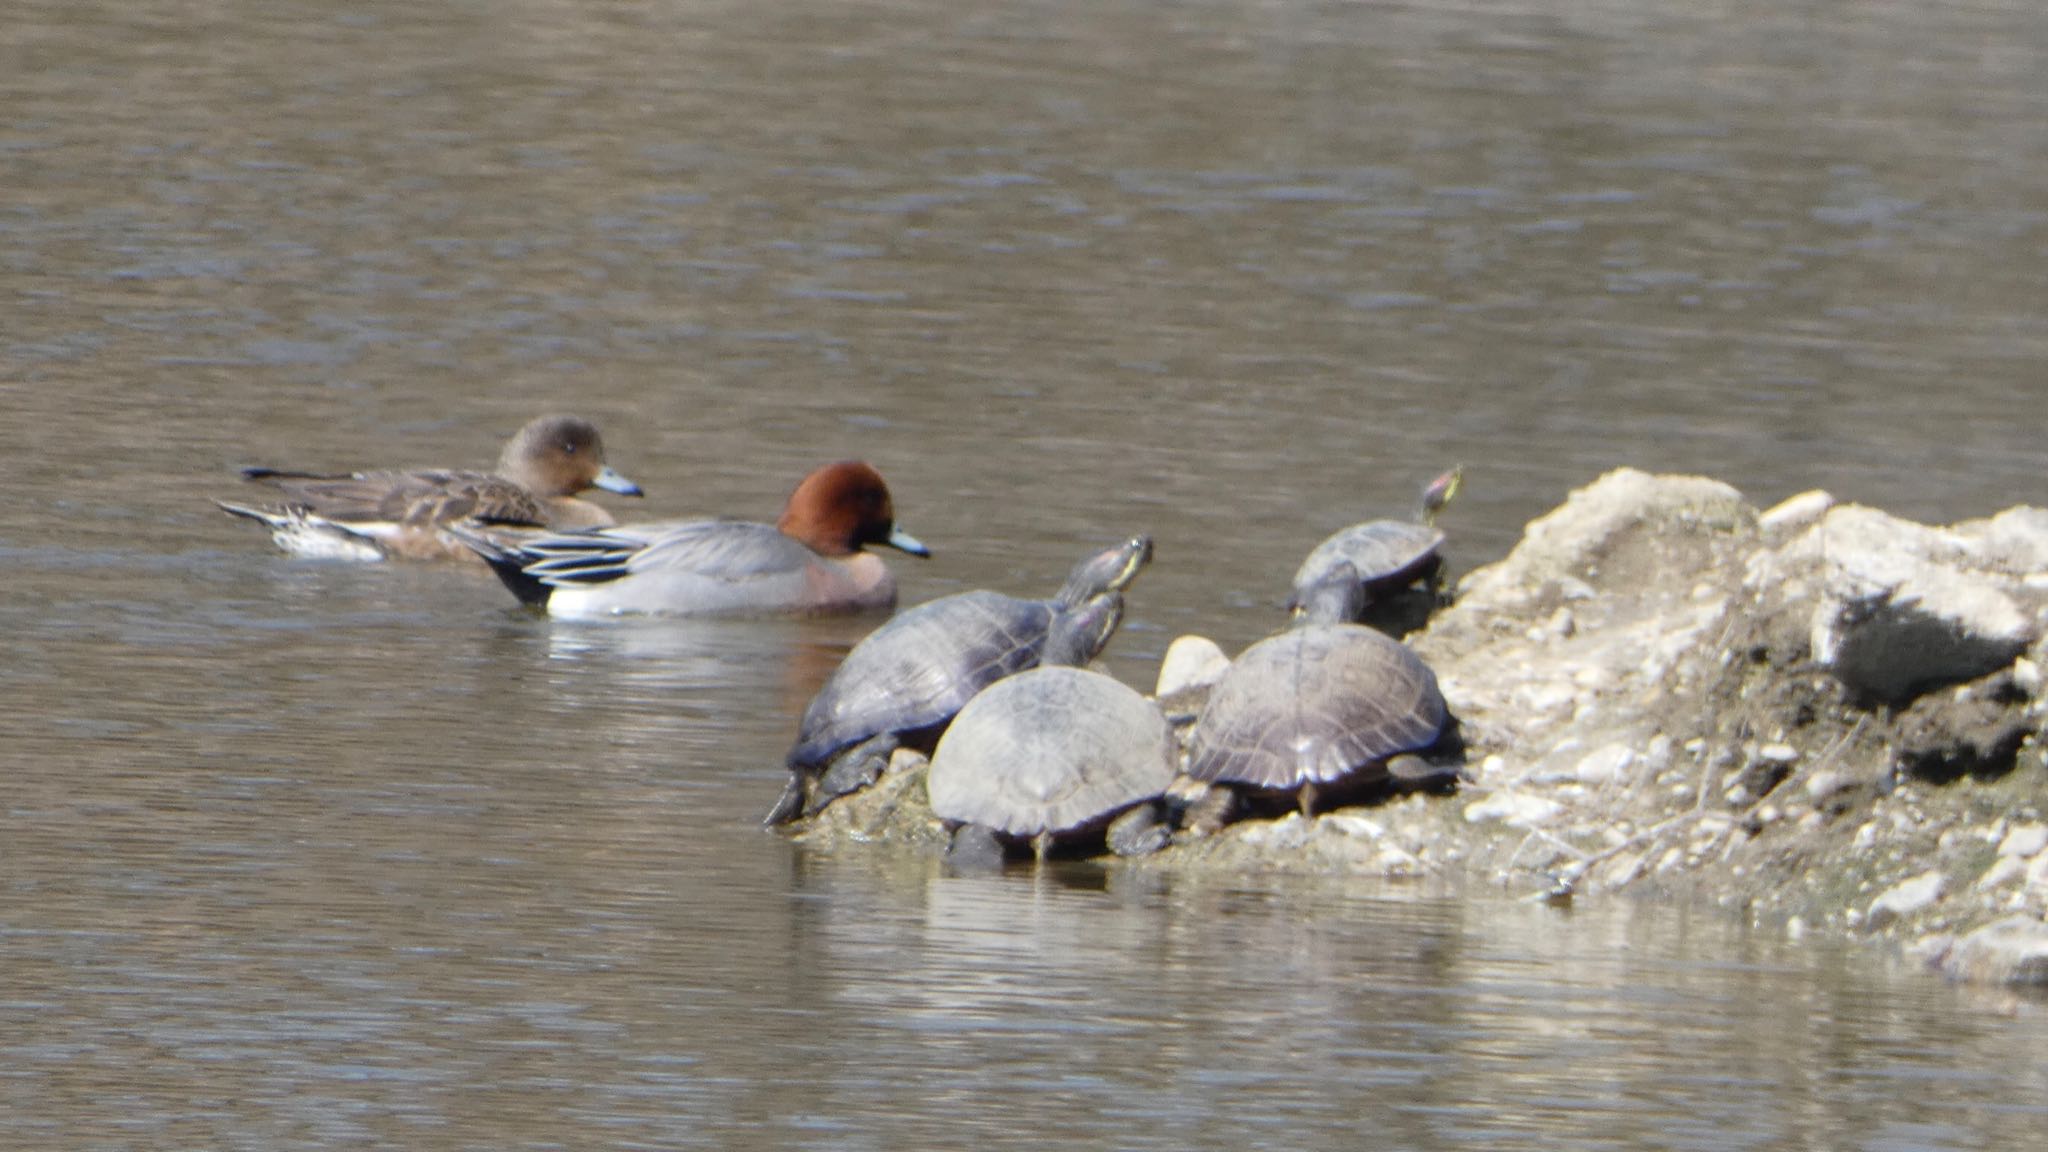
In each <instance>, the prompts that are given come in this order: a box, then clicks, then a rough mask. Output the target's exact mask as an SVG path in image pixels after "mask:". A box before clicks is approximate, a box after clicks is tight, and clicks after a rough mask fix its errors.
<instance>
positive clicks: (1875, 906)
mask: <svg viewBox="0 0 2048 1152" xmlns="http://www.w3.org/2000/svg"><path fill="white" fill-rule="evenodd" d="M1947 891H1948V877H1947V876H1945V875H1943V874H1942V873H1940V872H1922V873H1921V874H1920V875H1918V876H1915V877H1913V878H1912V879H1911V880H1903V881H1900V882H1899V883H1897V884H1894V885H1892V886H1891V887H1890V888H1887V889H1885V890H1884V892H1882V893H1881V894H1879V896H1878V898H1877V899H1875V900H1872V901H1871V902H1870V909H1869V910H1868V911H1866V912H1865V913H1864V914H1863V921H1864V923H1865V924H1868V925H1869V926H1870V929H1871V931H1873V932H1876V931H1882V930H1883V929H1884V928H1886V927H1888V926H1890V925H1891V924H1893V923H1896V922H1897V921H1898V919H1899V918H1900V917H1902V916H1911V915H1912V914H1914V913H1915V912H1920V911H1923V910H1925V909H1927V908H1931V907H1933V906H1934V902H1935V901H1937V900H1940V899H1941V898H1942V896H1943V894H1945V893H1946V892H1947Z"/></svg>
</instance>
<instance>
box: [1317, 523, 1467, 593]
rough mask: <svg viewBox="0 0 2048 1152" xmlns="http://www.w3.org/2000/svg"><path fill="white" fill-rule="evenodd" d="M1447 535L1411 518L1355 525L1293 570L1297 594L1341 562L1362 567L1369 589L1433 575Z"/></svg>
mask: <svg viewBox="0 0 2048 1152" xmlns="http://www.w3.org/2000/svg"><path fill="white" fill-rule="evenodd" d="M1443 543H1444V534H1443V533H1442V532H1441V531H1439V530H1438V529H1436V528H1432V527H1430V526H1429V525H1427V524H1418V523H1415V522H1413V521H1409V520H1372V521H1368V522H1366V523H1364V524H1354V525H1352V526H1351V527H1349V528H1346V529H1344V530H1343V531H1342V532H1339V533H1337V534H1336V535H1334V536H1331V537H1330V538H1329V539H1328V540H1325V541H1323V542H1322V543H1321V544H1318V545H1316V546H1315V550H1314V551H1312V552H1310V553H1309V554H1308V558H1307V559H1305V560H1303V561H1302V562H1301V567H1300V569H1298V570H1297V571H1296V572H1295V573H1294V588H1295V593H1296V595H1300V593H1301V591H1302V590H1303V589H1306V588H1309V587H1311V586H1313V585H1315V584H1317V583H1319V582H1320V581H1321V580H1322V579H1323V578H1324V577H1326V576H1327V575H1328V574H1329V571H1330V569H1331V568H1334V567H1335V566H1336V565H1338V564H1349V565H1351V566H1352V567H1353V568H1356V569H1358V578H1359V579H1360V580H1361V581H1363V582H1364V584H1365V586H1366V589H1367V591H1368V594H1369V595H1371V596H1382V595H1385V594H1386V593H1388V592H1392V591H1395V590H1397V589H1400V588H1405V587H1407V586H1408V585H1410V584H1413V583H1414V582H1415V581H1417V580H1420V579H1422V578H1423V577H1425V576H1427V575H1429V573H1430V571H1431V570H1432V569H1433V568H1435V567H1436V566H1437V565H1438V564H1439V563H1441V558H1440V557H1439V556H1438V554H1437V550H1438V549H1439V548H1441V547H1443Z"/></svg>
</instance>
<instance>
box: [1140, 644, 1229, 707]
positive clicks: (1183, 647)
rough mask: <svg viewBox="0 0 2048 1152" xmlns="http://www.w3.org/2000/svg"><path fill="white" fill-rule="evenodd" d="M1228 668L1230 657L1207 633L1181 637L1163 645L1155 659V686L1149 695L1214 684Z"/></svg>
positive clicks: (1164, 696)
mask: <svg viewBox="0 0 2048 1152" xmlns="http://www.w3.org/2000/svg"><path fill="white" fill-rule="evenodd" d="M1229 670H1230V657H1228V656H1225V655H1224V654H1223V649H1222V648H1220V647H1218V646H1217V644H1216V642H1215V641H1214V640H1211V639H1209V638H1208V637H1207V636H1182V637H1180V638H1178V639H1176V640H1175V641H1174V642H1173V643H1171V644H1169V645H1167V646H1166V655H1165V657H1163V658H1162V659H1161V660H1160V661H1159V682H1158V687H1156V688H1154V689H1153V690H1152V694H1153V695H1154V696H1156V697H1158V698H1159V699H1161V700H1165V699H1167V698H1169V697H1173V696H1178V695H1180V694H1182V693H1184V692H1193V691H1197V690H1199V689H1203V688H1209V687H1212V686H1214V685H1215V683H1216V681H1218V680H1221V679H1222V678H1223V674H1224V673H1225V672H1228V671H1229Z"/></svg>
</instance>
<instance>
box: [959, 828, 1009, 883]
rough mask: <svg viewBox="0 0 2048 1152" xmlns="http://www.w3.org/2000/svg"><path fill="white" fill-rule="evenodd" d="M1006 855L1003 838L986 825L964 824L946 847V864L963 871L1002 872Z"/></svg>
mask: <svg viewBox="0 0 2048 1152" xmlns="http://www.w3.org/2000/svg"><path fill="white" fill-rule="evenodd" d="M1005 855H1006V853H1005V852H1004V851H1003V841H1002V838H1001V837H999V836H997V835H996V830H995V829H993V828H991V827H989V826H988V825H986V824H962V825H961V826H959V827H958V828H955V829H953V841H952V843H950V844H948V845H947V846H946V863H947V864H949V865H951V866H952V867H954V868H956V869H959V870H961V871H973V872H1000V871H1001V870H1002V867H1003V857H1004V856H1005Z"/></svg>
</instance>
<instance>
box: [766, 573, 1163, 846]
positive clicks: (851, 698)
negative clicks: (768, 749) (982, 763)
mask: <svg viewBox="0 0 2048 1152" xmlns="http://www.w3.org/2000/svg"><path fill="white" fill-rule="evenodd" d="M1151 558H1152V538H1151V537H1149V536H1136V537H1133V538H1131V539H1129V540H1126V541H1125V542H1123V543H1122V544H1119V545H1117V546H1116V547H1114V548H1108V549H1104V550H1103V551H1101V552H1098V553H1096V554H1095V555H1093V556H1090V557H1088V558H1087V559H1085V560H1083V561H1081V562H1080V563H1079V564H1077V565H1075V566H1074V570H1073V571H1072V572H1071V573H1069V574H1068V576H1067V582H1066V585H1065V586H1064V587H1062V588H1061V589H1060V592H1059V595H1058V596H1055V597H1054V598H1052V599H1051V600H1020V599H1018V598H1017V597H1015V596H1004V595H1002V594H1000V593H997V592H962V593H959V594H957V595H953V596H944V597H941V598H939V599H937V600H932V601H928V602H926V603H924V604H920V605H918V606H917V607H915V608H910V609H907V610H905V611H904V612H902V613H899V614H898V615H897V616H896V617H895V618H894V619H892V620H890V621H889V622H888V623H887V624H884V625H883V626H882V627H880V628H878V629H876V630H875V631H874V632H873V633H872V634H870V635H869V636H868V637H867V638H866V639H865V640H862V641H861V642H860V643H859V644H856V645H854V647H853V651H851V652H849V653H847V654H846V659H845V660H844V661H843V662H841V664H840V665H839V668H838V670H837V671H835V672H833V673H832V678H831V679H830V680H827V681H826V682H825V686H824V687H823V688H822V689H820V690H819V691H818V694H817V696H816V697H814V698H813V699H812V700H811V704H810V707H808V708H806V709H804V718H803V723H802V725H801V727H800V728H799V729H798V732H797V740H796V746H795V747H794V748H792V749H790V753H789V759H788V765H789V784H788V786H787V787H785V788H784V789H783V790H782V796H781V798H780V799H778V800H776V802H775V807H774V808H773V809H771V810H770V811H769V813H768V816H767V818H766V820H765V823H769V824H782V823H786V822H788V821H790V820H794V819H796V818H797V817H798V816H802V815H809V814H810V813H812V812H815V811H817V810H818V809H819V808H822V807H824V806H825V805H826V804H827V803H829V802H831V800H832V799H833V798H834V797H836V796H843V795H845V794H846V793H848V792H851V791H854V790H855V789H857V788H861V787H864V786H866V785H867V784H869V783H872V782H873V781H874V779H875V777H876V776H878V775H879V774H880V773H881V771H882V769H883V768H885V767H887V765H888V763H889V754H890V753H891V752H893V751H894V750H895V749H896V746H897V745H898V744H899V743H901V742H902V741H903V740H904V739H906V738H909V739H913V740H919V741H924V740H929V739H930V738H931V737H933V736H934V735H936V732H937V730H938V729H939V728H940V727H942V726H943V725H944V724H945V723H946V722H947V721H948V720H951V719H952V718H953V715H954V713H956V712H958V711H960V709H961V708H962V707H964V706H966V704H967V702H968V701H969V700H972V699H973V698H974V695H975V693H977V692H980V691H981V690H982V689H984V688H986V687H988V686H989V685H990V684H993V683H995V682H996V681H998V680H1001V679H1002V678H1003V677H1005V676H1011V675H1014V674H1016V673H1018V672H1022V671H1024V670H1025V669H1027V668H1035V667H1037V666H1038V665H1040V664H1086V663H1087V662H1088V661H1090V660H1093V659H1094V658H1095V656H1096V654H1097V653H1099V652H1101V651H1102V646H1103V645H1105V644H1107V643H1109V638H1110V636H1111V635H1113V634H1114V633H1115V632H1116V629H1117V625H1118V624H1120V623H1122V622H1123V611H1124V598H1123V590H1124V589H1125V588H1126V587H1128V586H1129V585H1130V583H1131V581H1132V580H1133V579H1135V578H1136V577H1137V575H1138V571H1139V569H1141V568H1143V567H1144V566H1145V563H1146V562H1147V561H1148V560H1150V559H1151Z"/></svg>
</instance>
